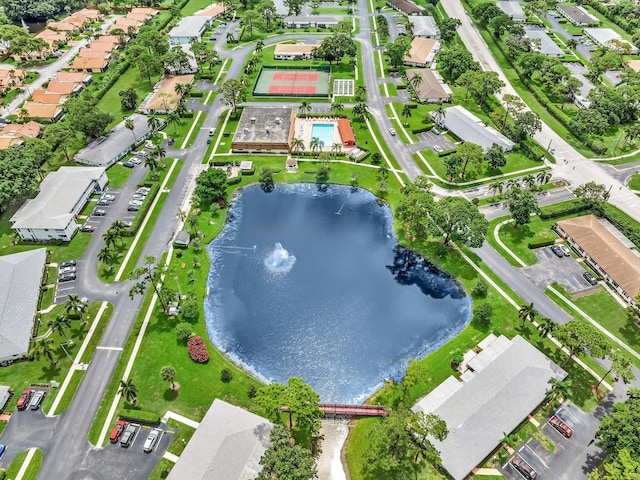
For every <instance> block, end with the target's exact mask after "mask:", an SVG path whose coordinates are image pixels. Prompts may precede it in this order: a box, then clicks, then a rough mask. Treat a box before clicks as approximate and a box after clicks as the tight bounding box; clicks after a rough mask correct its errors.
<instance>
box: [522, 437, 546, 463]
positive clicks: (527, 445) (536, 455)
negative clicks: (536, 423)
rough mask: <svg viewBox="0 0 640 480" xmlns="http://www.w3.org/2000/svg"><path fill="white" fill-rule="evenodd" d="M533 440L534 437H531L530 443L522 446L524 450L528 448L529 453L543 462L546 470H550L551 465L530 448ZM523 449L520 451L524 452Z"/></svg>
mask: <svg viewBox="0 0 640 480" xmlns="http://www.w3.org/2000/svg"><path fill="white" fill-rule="evenodd" d="M532 440H533V437H531V438H530V439H529V441H528V442H527V443H525V444H524V445H523V446H522V448H524V447H527V450H529V451H530V452H531V454H532V455H533V456H534V457H536V458H537V459H538V460H540V462H541V463H542V464H543V465H544V466H545V467H546V468H549V465H547V462H545V461H544V460H543V459H542V457H540V455H538V454H537V453H536V452H535V450H534V449H533V448H531V447H530V446H529V442H531V441H532ZM522 448H521V449H520V451H522Z"/></svg>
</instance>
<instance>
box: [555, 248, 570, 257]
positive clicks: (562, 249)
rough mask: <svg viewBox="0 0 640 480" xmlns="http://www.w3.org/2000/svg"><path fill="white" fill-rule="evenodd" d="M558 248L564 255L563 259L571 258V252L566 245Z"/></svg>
mask: <svg viewBox="0 0 640 480" xmlns="http://www.w3.org/2000/svg"><path fill="white" fill-rule="evenodd" d="M558 248H559V249H560V251H561V252H562V253H563V254H564V256H565V257H570V256H571V250H569V249H568V248H567V246H566V245H558Z"/></svg>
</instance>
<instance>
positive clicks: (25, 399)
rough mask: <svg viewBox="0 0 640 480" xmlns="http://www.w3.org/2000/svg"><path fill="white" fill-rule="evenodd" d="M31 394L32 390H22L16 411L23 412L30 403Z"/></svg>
mask: <svg viewBox="0 0 640 480" xmlns="http://www.w3.org/2000/svg"><path fill="white" fill-rule="evenodd" d="M32 394H33V390H29V389H26V390H23V391H22V394H21V395H20V398H19V399H18V404H17V405H16V406H17V407H18V410H25V409H26V408H27V407H28V406H29V402H30V401H31V395H32Z"/></svg>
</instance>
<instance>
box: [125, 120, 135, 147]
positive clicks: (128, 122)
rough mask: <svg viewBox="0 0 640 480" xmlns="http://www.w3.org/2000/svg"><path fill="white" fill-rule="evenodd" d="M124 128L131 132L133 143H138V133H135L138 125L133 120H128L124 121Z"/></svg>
mask: <svg viewBox="0 0 640 480" xmlns="http://www.w3.org/2000/svg"><path fill="white" fill-rule="evenodd" d="M124 126H125V127H126V128H127V130H129V131H130V132H131V135H133V143H136V142H137V141H138V139H137V138H136V132H134V129H135V128H136V125H135V124H134V123H133V119H131V118H127V119H126V120H125V121H124Z"/></svg>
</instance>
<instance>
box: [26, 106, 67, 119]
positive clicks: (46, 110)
mask: <svg viewBox="0 0 640 480" xmlns="http://www.w3.org/2000/svg"><path fill="white" fill-rule="evenodd" d="M22 108H24V109H25V110H26V111H27V117H28V118H44V119H50V118H54V117H55V116H56V115H57V114H59V112H60V111H61V110H62V106H61V105H54V104H49V103H36V102H24V105H23V106H22Z"/></svg>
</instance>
